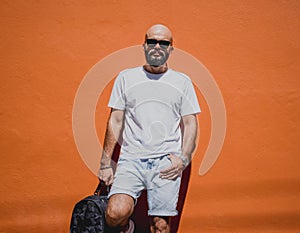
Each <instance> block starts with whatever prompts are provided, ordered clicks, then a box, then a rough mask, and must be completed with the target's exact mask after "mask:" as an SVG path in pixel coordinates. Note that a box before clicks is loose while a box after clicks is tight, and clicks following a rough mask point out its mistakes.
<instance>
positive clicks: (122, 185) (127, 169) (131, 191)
mask: <svg viewBox="0 0 300 233" xmlns="http://www.w3.org/2000/svg"><path fill="white" fill-rule="evenodd" d="M144 188H145V185H144V183H143V180H142V178H141V172H140V169H139V168H138V164H137V162H136V161H135V160H134V159H131V158H122V157H121V156H120V158H119V161H118V165H117V169H116V173H115V176H114V182H113V184H112V187H111V190H110V193H109V195H108V198H109V199H110V198H111V197H112V196H113V195H116V194H126V195H128V196H130V197H132V198H133V199H134V200H135V201H136V199H137V198H138V197H139V196H140V194H141V191H142V190H143V189H144Z"/></svg>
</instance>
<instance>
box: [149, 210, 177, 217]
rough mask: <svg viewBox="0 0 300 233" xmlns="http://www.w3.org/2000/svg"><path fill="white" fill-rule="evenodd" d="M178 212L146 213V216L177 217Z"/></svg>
mask: <svg viewBox="0 0 300 233" xmlns="http://www.w3.org/2000/svg"><path fill="white" fill-rule="evenodd" d="M177 215H178V212H177V211H169V212H168V211H150V210H149V211H148V216H165V217H167V216H170V217H172V216H177Z"/></svg>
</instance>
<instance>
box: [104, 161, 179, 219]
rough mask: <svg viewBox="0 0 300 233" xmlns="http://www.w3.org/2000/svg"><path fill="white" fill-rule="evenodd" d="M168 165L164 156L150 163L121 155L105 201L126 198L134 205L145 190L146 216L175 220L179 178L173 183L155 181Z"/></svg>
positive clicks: (164, 180) (166, 180) (169, 181)
mask: <svg viewBox="0 0 300 233" xmlns="http://www.w3.org/2000/svg"><path fill="white" fill-rule="evenodd" d="M171 165H172V163H171V160H170V159H169V158H168V155H163V156H160V157H157V158H151V159H138V158H134V157H127V156H122V155H121V156H120V158H119V161H118V166H117V169H116V173H115V177H114V182H113V185H112V188H111V191H110V193H109V195H108V197H110V196H112V195H114V194H127V195H129V196H131V197H133V198H134V199H135V201H136V200H137V198H138V197H139V196H140V195H141V192H142V191H143V190H144V189H146V190H147V198H148V206H149V210H148V215H149V216H176V215H177V214H178V212H177V210H176V206H177V201H178V195H179V188H180V182H181V176H179V177H177V178H176V179H174V180H168V179H162V178H160V177H159V173H160V171H161V170H163V169H165V168H167V167H169V166H171Z"/></svg>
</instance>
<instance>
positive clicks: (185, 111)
mask: <svg viewBox="0 0 300 233" xmlns="http://www.w3.org/2000/svg"><path fill="white" fill-rule="evenodd" d="M200 112H201V109H200V106H199V103H198V99H197V95H196V92H195V89H194V86H193V83H192V81H191V80H190V79H188V80H187V82H186V87H185V90H184V93H183V97H182V103H181V110H180V115H181V116H186V115H190V114H198V113H200Z"/></svg>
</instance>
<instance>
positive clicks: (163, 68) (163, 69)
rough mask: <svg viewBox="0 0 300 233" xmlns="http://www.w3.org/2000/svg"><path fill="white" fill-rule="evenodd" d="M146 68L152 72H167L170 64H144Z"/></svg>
mask: <svg viewBox="0 0 300 233" xmlns="http://www.w3.org/2000/svg"><path fill="white" fill-rule="evenodd" d="M144 69H145V70H146V71H147V72H149V73H152V74H161V73H165V72H166V71H167V70H168V65H167V64H164V65H162V66H151V65H149V64H146V65H144Z"/></svg>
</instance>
